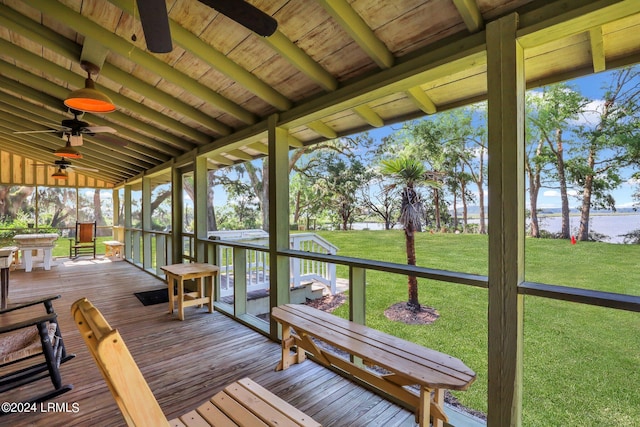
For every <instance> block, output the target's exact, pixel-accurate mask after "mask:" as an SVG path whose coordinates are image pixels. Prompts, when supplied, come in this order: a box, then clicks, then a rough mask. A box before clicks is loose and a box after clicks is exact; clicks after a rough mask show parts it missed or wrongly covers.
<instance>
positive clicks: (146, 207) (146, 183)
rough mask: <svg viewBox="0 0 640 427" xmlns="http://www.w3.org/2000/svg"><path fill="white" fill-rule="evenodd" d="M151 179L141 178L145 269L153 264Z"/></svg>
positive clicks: (143, 263) (143, 262)
mask: <svg viewBox="0 0 640 427" xmlns="http://www.w3.org/2000/svg"><path fill="white" fill-rule="evenodd" d="M151 229H152V227H151V179H150V178H149V177H146V176H145V177H143V178H142V266H143V268H144V269H145V270H147V269H150V268H151V267H152V266H153V259H152V256H151V253H152V250H151V234H150V233H147V231H151Z"/></svg>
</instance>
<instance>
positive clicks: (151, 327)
mask: <svg viewBox="0 0 640 427" xmlns="http://www.w3.org/2000/svg"><path fill="white" fill-rule="evenodd" d="M57 264H58V265H57V266H55V267H53V268H52V269H51V270H50V271H43V270H42V269H35V270H34V271H32V272H30V273H25V272H24V271H13V272H11V276H10V290H9V297H10V303H12V302H13V303H15V302H19V301H26V300H30V299H34V298H37V297H41V296H46V295H51V294H60V295H62V299H60V300H57V301H55V302H54V306H55V309H56V312H57V313H58V314H59V320H60V326H61V328H62V333H63V337H64V339H65V343H66V347H67V349H68V351H69V352H72V353H75V354H76V355H77V356H76V358H75V359H73V360H71V361H69V362H67V363H66V364H64V365H63V366H62V367H61V372H62V376H63V380H64V381H65V382H66V383H71V384H73V386H74V389H73V390H72V391H70V392H68V393H66V394H64V395H62V396H60V397H59V398H57V399H55V402H58V403H65V404H68V405H69V407H70V408H69V409H70V411H69V412H60V411H54V412H43V411H40V410H38V411H37V412H36V413H27V414H12V415H8V416H4V417H1V418H0V425H7V426H9V425H10V426H27V425H28V426H45V425H46V426H92V427H102V426H121V425H124V420H123V418H122V416H121V415H120V411H119V410H118V407H117V406H116V404H115V402H114V400H113V398H112V396H111V393H110V392H109V390H108V389H107V386H106V384H105V382H104V381H103V379H102V376H101V374H100V372H99V371H98V369H97V367H96V366H95V364H94V362H93V360H92V359H91V356H90V355H89V353H88V351H87V349H86V347H85V345H84V342H83V341H82V338H81V337H80V335H79V333H78V330H77V329H76V327H75V325H74V323H73V320H72V318H71V315H70V313H69V307H70V305H71V303H72V302H73V301H75V300H76V299H78V298H81V297H87V298H89V299H90V300H91V301H92V302H93V303H94V304H95V305H96V307H98V309H100V310H101V311H102V313H103V314H104V316H105V317H106V318H107V320H108V321H109V323H110V324H111V325H112V326H113V327H114V328H117V329H119V331H120V333H121V334H122V336H123V337H124V339H125V341H126V343H127V346H128V347H129V350H130V351H131V353H132V354H133V357H134V358H135V360H136V362H137V363H138V366H139V367H140V369H141V371H142V373H143V374H144V376H145V378H146V379H147V382H148V383H149V386H150V387H151V389H152V390H153V393H154V394H155V396H156V398H157V400H158V402H159V403H160V406H161V407H162V409H163V411H164V412H165V414H166V415H167V417H168V418H172V417H175V416H177V415H180V414H182V413H184V412H187V411H188V410H190V409H193V408H195V407H197V406H198V405H199V404H200V403H202V402H203V401H204V400H205V399H206V398H208V397H210V396H211V395H213V394H215V393H216V392H217V391H219V390H220V389H221V388H222V387H223V386H224V385H225V384H227V383H230V382H233V381H235V380H237V379H240V378H243V377H247V376H248V377H250V378H252V379H253V380H254V381H256V382H258V383H259V384H261V385H262V386H264V387H266V388H267V389H269V390H271V391H272V392H273V393H275V394H277V395H278V396H280V397H281V398H283V399H284V400H286V401H288V402H289V403H291V404H293V405H294V406H296V407H297V408H299V409H300V410H302V411H304V412H306V413H307V414H308V415H310V416H312V417H313V418H315V419H316V420H317V421H319V422H321V423H322V424H323V425H324V426H413V425H414V422H413V420H414V418H413V414H412V413H411V412H409V411H407V410H405V409H403V408H401V407H399V406H397V405H394V404H392V403H391V402H389V401H387V400H384V399H382V398H381V397H379V396H377V395H375V394H373V393H371V392H369V391H367V390H366V389H364V388H362V387H360V386H358V385H356V384H355V383H353V382H351V381H349V380H347V379H345V378H342V377H341V376H339V375H337V374H335V373H334V372H332V371H330V370H327V369H325V368H323V367H321V366H319V365H318V364H316V363H314V362H312V361H306V362H304V363H302V364H300V365H295V366H293V367H291V368H289V369H287V370H286V371H282V372H275V371H274V367H275V366H276V363H277V362H278V359H279V350H280V346H279V344H277V343H274V342H272V341H270V340H269V339H268V338H266V337H265V336H263V335H261V334H259V333H257V332H255V331H253V330H251V329H249V328H247V327H245V326H243V325H241V324H240V323H238V322H235V321H234V320H232V319H231V318H229V317H227V316H225V315H222V314H220V313H217V312H216V313H213V314H209V313H207V312H206V310H205V309H198V308H195V307H191V308H187V309H186V312H185V317H186V318H185V320H184V321H183V322H181V321H179V320H177V319H176V318H175V317H174V316H172V315H170V314H169V313H168V311H167V306H166V305H165V304H159V305H153V306H147V307H144V306H143V305H142V304H141V303H140V302H139V301H138V299H137V298H136V297H135V296H134V295H133V293H134V292H138V291H144V290H152V289H158V288H161V287H163V286H165V285H164V282H162V281H160V280H158V279H155V278H153V277H152V276H150V275H148V274H146V273H144V272H143V271H141V270H139V269H138V268H136V267H134V266H132V265H130V264H128V263H126V262H109V261H104V260H101V259H97V260H90V259H82V258H81V259H79V260H77V261H75V262H70V261H68V260H65V259H62V260H58V261H57ZM43 381H45V380H43ZM40 385H41V386H44V385H45V384H44V383H43V382H40ZM46 386H47V387H49V386H50V383H47V384H46ZM30 387H31V386H30ZM29 391H30V390H29V389H28V387H26V388H25V389H22V390H19V391H18V392H17V393H16V392H15V391H12V392H8V393H4V394H3V395H0V401H15V400H16V399H19V398H20V396H21V395H23V394H28V393H29ZM72 404H77V408H78V410H77V411H73V407H72ZM45 409H46V407H45Z"/></svg>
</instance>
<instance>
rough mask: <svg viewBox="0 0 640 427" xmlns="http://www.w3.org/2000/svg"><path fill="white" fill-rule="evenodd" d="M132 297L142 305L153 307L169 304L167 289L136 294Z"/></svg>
mask: <svg viewBox="0 0 640 427" xmlns="http://www.w3.org/2000/svg"><path fill="white" fill-rule="evenodd" d="M134 295H135V296H136V297H137V298H138V299H139V300H140V302H141V303H142V305H155V304H162V303H168V302H169V293H168V292H167V288H162V289H156V290H153V291H146V292H136V293H134Z"/></svg>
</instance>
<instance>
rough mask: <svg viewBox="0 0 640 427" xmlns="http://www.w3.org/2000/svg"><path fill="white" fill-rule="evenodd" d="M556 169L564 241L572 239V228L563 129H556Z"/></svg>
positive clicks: (561, 232) (561, 233) (561, 234)
mask: <svg viewBox="0 0 640 427" xmlns="http://www.w3.org/2000/svg"><path fill="white" fill-rule="evenodd" d="M555 153H556V163H557V165H556V167H557V169H558V181H559V183H560V199H561V201H562V229H561V230H560V237H561V238H562V239H570V238H571V228H570V222H569V196H568V195H567V177H566V171H565V167H564V147H563V144H562V129H556V150H555Z"/></svg>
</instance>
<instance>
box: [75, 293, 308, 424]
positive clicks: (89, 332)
mask: <svg viewBox="0 0 640 427" xmlns="http://www.w3.org/2000/svg"><path fill="white" fill-rule="evenodd" d="M71 314H72V316H73V318H74V320H75V322H76V325H77V326H78V330H79V331H80V335H81V336H82V338H83V339H84V342H85V344H87V348H88V349H89V352H90V353H91V356H93V359H94V360H95V362H96V364H97V365H98V367H99V368H100V371H101V372H102V375H103V377H104V379H105V381H106V382H107V384H108V385H109V390H110V391H111V394H113V397H114V398H115V400H116V403H117V404H118V407H119V408H120V411H121V412H122V416H123V417H124V419H125V422H126V423H127V425H128V426H136V427H147V426H149V427H160V426H174V427H178V426H179V427H196V426H197V427H204V426H223V427H224V426H246V427H259V426H274V427H276V426H277V427H282V426H287V427H289V426H291V427H294V426H305V427H306V426H308V427H318V426H320V424H318V423H317V422H316V421H314V420H313V419H312V418H311V417H310V416H308V415H305V414H304V413H303V412H301V411H299V410H298V409H296V408H294V407H293V406H291V405H290V404H288V403H287V402H285V401H284V400H282V399H280V398H279V397H278V396H276V395H274V394H273V393H271V392H269V391H268V390H266V389H265V388H263V387H261V386H260V385H258V384H257V383H255V382H253V381H252V380H250V379H249V378H243V379H241V380H238V381H236V382H234V383H232V384H229V385H228V386H226V387H225V388H224V389H223V390H222V391H220V392H219V393H217V394H216V395H214V396H213V397H211V398H209V399H208V400H205V401H204V403H203V404H202V405H200V406H199V407H198V408H197V409H194V410H192V411H189V412H187V413H186V414H184V415H182V416H180V417H178V418H175V419H173V420H170V421H168V420H167V419H166V417H165V416H164V413H163V412H162V408H160V405H159V404H158V401H157V400H156V399H155V397H154V395H153V392H152V391H151V388H149V385H148V384H147V382H146V380H145V379H144V376H143V375H142V372H140V369H139V368H138V365H137V364H136V362H135V360H133V356H131V353H130V352H129V349H128V348H127V345H126V344H125V342H124V340H123V339H122V336H120V333H119V332H118V330H117V329H113V328H111V326H110V325H109V323H108V322H107V321H106V319H105V318H104V316H103V315H102V313H100V311H98V309H97V308H95V307H94V306H93V304H91V302H90V301H89V300H87V299H86V298H82V299H79V300H78V301H76V302H75V303H73V305H72V306H71ZM186 350H188V349H186ZM206 398H208V396H206V397H205V399H206ZM203 400H204V399H203Z"/></svg>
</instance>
